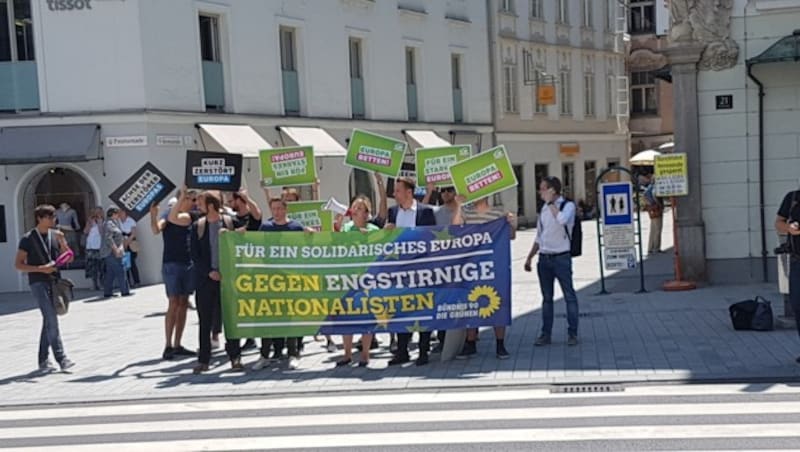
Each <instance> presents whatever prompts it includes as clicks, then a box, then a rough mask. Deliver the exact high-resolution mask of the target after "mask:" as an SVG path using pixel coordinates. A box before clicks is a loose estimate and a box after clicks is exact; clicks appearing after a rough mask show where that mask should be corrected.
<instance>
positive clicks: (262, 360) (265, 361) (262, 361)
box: [251, 356, 270, 370]
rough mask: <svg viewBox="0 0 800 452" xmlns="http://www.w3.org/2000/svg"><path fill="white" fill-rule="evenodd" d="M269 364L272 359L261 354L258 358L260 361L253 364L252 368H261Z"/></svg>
mask: <svg viewBox="0 0 800 452" xmlns="http://www.w3.org/2000/svg"><path fill="white" fill-rule="evenodd" d="M269 365H270V360H269V359H267V358H264V357H263V356H261V357H259V358H258V361H256V363H255V364H253V367H251V369H253V370H261V369H263V368H265V367H268V366H269Z"/></svg>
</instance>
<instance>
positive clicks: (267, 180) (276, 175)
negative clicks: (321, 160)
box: [259, 146, 317, 187]
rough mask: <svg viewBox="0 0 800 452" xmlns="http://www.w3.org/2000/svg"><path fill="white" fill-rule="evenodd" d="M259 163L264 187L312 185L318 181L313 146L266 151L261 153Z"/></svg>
mask: <svg viewBox="0 0 800 452" xmlns="http://www.w3.org/2000/svg"><path fill="white" fill-rule="evenodd" d="M259 161H260V163H261V185H262V186H264V187H287V186H293V185H311V184H313V183H315V182H316V181H317V166H316V165H315V164H314V149H313V148H312V147H311V146H294V147H285V148H275V149H264V150H262V151H260V152H259Z"/></svg>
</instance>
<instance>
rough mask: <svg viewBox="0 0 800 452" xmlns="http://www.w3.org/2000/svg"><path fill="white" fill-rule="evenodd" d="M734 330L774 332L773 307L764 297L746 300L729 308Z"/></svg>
mask: <svg viewBox="0 0 800 452" xmlns="http://www.w3.org/2000/svg"><path fill="white" fill-rule="evenodd" d="M728 312H729V313H730V316H731V323H732V324H733V329H734V330H755V331H772V330H773V329H774V328H775V326H774V324H773V314H772V306H770V302H769V301H767V300H765V299H764V298H762V297H755V298H754V299H752V300H744V301H740V302H738V303H734V304H732V305H730V306H729V307H728Z"/></svg>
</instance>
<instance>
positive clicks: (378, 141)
mask: <svg viewBox="0 0 800 452" xmlns="http://www.w3.org/2000/svg"><path fill="white" fill-rule="evenodd" d="M407 147H408V145H407V144H406V142H405V141H401V140H395V139H394V138H389V137H385V136H383V135H377V134H374V133H370V132H365V131H363V130H359V129H353V133H352V134H351V135H350V145H349V146H348V147H347V156H346V157H345V160H344V163H345V164H347V165H349V166H352V167H354V168H360V169H363V170H365V171H369V172H377V173H380V174H385V175H387V176H392V177H397V174H398V173H399V172H400V166H401V165H402V164H403V156H404V155H405V153H406V148H407Z"/></svg>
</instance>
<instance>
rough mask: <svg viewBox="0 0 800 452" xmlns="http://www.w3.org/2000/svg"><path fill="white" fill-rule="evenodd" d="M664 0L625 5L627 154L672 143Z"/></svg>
mask: <svg viewBox="0 0 800 452" xmlns="http://www.w3.org/2000/svg"><path fill="white" fill-rule="evenodd" d="M667 5H668V4H667V2H666V1H665V0H629V2H628V4H627V9H628V14H627V22H628V33H629V34H630V44H629V50H628V52H629V53H628V73H629V74H628V79H629V80H630V112H631V116H630V133H631V153H632V154H634V155H635V154H636V153H637V152H641V151H644V150H646V149H658V147H659V146H661V145H663V144H666V143H670V142H672V141H673V135H672V131H673V126H672V121H673V108H672V83H671V80H672V77H671V75H670V71H669V63H668V61H667V57H666V56H664V55H663V54H662V53H661V51H662V50H663V49H664V48H666V46H667V44H668V42H667V33H668V32H669V8H668V6H667Z"/></svg>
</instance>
